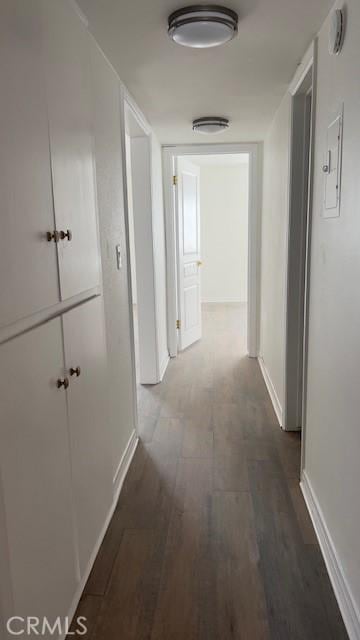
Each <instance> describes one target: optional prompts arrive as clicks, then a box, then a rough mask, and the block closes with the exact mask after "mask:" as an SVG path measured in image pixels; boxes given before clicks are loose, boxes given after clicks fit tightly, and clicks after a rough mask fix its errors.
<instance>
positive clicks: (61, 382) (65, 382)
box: [56, 377, 69, 389]
mask: <svg viewBox="0 0 360 640" xmlns="http://www.w3.org/2000/svg"><path fill="white" fill-rule="evenodd" d="M56 386H57V388H58V389H61V387H64V389H67V388H68V386H69V378H66V377H65V378H63V379H61V378H59V379H58V381H57V383H56Z"/></svg>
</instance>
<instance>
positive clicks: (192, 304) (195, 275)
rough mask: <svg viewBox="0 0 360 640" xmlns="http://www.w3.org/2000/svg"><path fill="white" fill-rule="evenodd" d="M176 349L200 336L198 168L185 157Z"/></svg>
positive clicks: (182, 162) (181, 174)
mask: <svg viewBox="0 0 360 640" xmlns="http://www.w3.org/2000/svg"><path fill="white" fill-rule="evenodd" d="M177 173H178V187H177V191H178V193H177V198H178V256H179V264H178V266H179V272H178V287H179V288H178V296H179V319H180V331H179V348H180V350H182V349H186V347H188V346H189V345H191V344H192V343H193V342H196V340H199V339H200V338H201V297H200V266H201V260H200V168H199V167H198V166H196V165H194V164H193V163H192V162H191V161H190V160H188V159H187V158H179V159H178V166H177Z"/></svg>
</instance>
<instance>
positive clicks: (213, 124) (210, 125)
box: [192, 116, 229, 133]
mask: <svg viewBox="0 0 360 640" xmlns="http://www.w3.org/2000/svg"><path fill="white" fill-rule="evenodd" d="M228 126H229V120H228V119H227V118H219V117H218V116H206V117H205V118H196V120H194V121H193V123H192V128H193V131H198V132H199V133H220V131H224V129H227V128H228Z"/></svg>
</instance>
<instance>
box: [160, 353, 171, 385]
mask: <svg viewBox="0 0 360 640" xmlns="http://www.w3.org/2000/svg"><path fill="white" fill-rule="evenodd" d="M169 361H170V356H169V354H168V353H167V354H166V356H165V358H164V359H163V361H162V363H161V365H160V382H161V381H162V379H163V377H164V375H165V371H166V369H167V366H168V364H169Z"/></svg>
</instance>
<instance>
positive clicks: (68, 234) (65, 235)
mask: <svg viewBox="0 0 360 640" xmlns="http://www.w3.org/2000/svg"><path fill="white" fill-rule="evenodd" d="M60 238H61V240H65V238H67V239H68V241H69V242H70V240H72V232H71V231H70V229H66V232H65V231H60Z"/></svg>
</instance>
